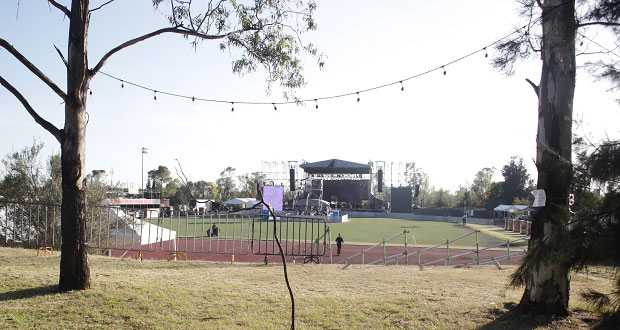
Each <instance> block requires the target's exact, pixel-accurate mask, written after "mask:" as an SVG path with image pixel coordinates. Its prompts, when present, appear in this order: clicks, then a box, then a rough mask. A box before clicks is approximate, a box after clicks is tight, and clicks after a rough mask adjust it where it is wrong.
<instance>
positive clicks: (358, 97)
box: [357, 92, 360, 102]
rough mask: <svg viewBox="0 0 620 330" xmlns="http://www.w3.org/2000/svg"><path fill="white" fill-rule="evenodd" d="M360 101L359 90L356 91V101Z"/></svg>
mask: <svg viewBox="0 0 620 330" xmlns="http://www.w3.org/2000/svg"><path fill="white" fill-rule="evenodd" d="M359 101H360V92H357V102H359Z"/></svg>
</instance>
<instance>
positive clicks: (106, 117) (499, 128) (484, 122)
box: [0, 0, 620, 191]
mask: <svg viewBox="0 0 620 330" xmlns="http://www.w3.org/2000/svg"><path fill="white" fill-rule="evenodd" d="M59 2H61V3H68V1H59ZM103 2H104V1H98V0H92V1H91V8H94V7H96V6H98V5H100V4H102V3H103ZM315 19H316V22H317V24H318V28H317V30H316V31H312V32H310V33H306V34H304V35H303V36H302V38H303V41H304V42H311V43H313V44H314V45H316V46H317V47H318V48H319V51H320V52H321V53H323V54H325V56H326V62H325V66H324V67H323V68H319V67H318V66H317V65H316V59H314V58H312V57H309V56H305V57H303V59H304V67H305V70H304V75H305V79H306V81H307V85H306V86H304V87H302V88H300V89H298V90H297V91H296V95H297V96H298V97H299V98H301V99H315V98H321V97H327V96H332V95H340V94H345V93H351V92H356V91H359V90H365V89H367V88H371V87H374V86H379V85H383V84H386V83H391V82H397V81H399V80H402V79H404V78H407V77H411V76H414V75H416V74H419V73H422V72H425V71H427V70H430V69H434V68H437V67H440V66H442V65H444V64H446V63H449V62H451V61H453V60H455V59H457V58H460V57H462V56H463V55H466V54H469V53H471V52H473V51H476V50H479V49H481V48H482V47H484V46H486V45H489V44H491V43H492V42H493V41H495V40H497V39H499V38H502V37H504V36H505V35H507V34H509V33H511V32H512V31H514V29H515V27H517V26H520V25H522V23H521V22H520V20H519V18H518V15H517V3H516V1H514V0H477V1H459V0H438V1H408V0H395V1H390V2H389V5H386V3H385V2H382V1H373V0H355V1H353V0H348V1H345V0H339V1H334V0H331V1H328V0H317V10H316V13H315ZM166 24H167V21H166V18H165V16H164V13H163V12H162V11H158V10H154V9H153V7H152V6H151V1H129V0H117V1H115V2H113V3H111V4H109V5H107V6H105V7H104V8H103V9H101V10H98V11H96V12H94V13H93V14H92V18H91V24H90V32H89V43H88V46H89V54H88V55H89V61H90V63H91V65H94V64H93V63H96V62H98V60H99V59H100V58H101V56H103V55H104V54H105V53H106V52H107V51H108V50H110V49H112V48H114V47H115V46H117V45H118V44H120V43H122V42H124V41H126V40H128V39H131V38H134V37H137V36H140V35H143V34H145V33H148V32H151V31H153V30H156V29H158V28H161V27H164V26H166ZM67 31H68V20H67V19H66V18H63V16H62V14H61V13H60V12H59V11H58V10H56V9H55V8H53V7H51V8H50V6H48V5H47V2H46V1H44V0H36V1H35V0H30V1H23V0H22V1H17V0H4V1H2V2H1V3H0V37H1V38H3V39H5V40H7V41H8V42H9V43H11V44H12V45H13V46H14V47H15V48H16V49H18V50H19V51H20V52H21V53H22V54H24V55H25V56H26V58H28V59H29V60H30V61H31V62H33V63H34V64H36V65H37V66H38V67H39V68H40V69H41V70H42V71H43V72H44V73H45V74H47V75H48V76H49V77H50V78H51V79H52V80H54V81H55V82H56V83H57V84H58V85H59V86H66V77H65V74H66V73H65V70H64V64H63V63H62V62H61V60H60V58H59V56H58V54H57V53H56V50H55V49H54V45H56V46H57V47H58V48H59V49H61V50H62V51H63V52H65V53H66V47H67V46H66V45H67ZM586 33H587V35H588V36H589V37H591V38H596V40H597V41H599V42H600V43H602V44H604V45H607V46H608V47H609V48H613V42H611V43H610V41H613V40H605V38H604V37H605V35H604V33H603V32H602V31H599V30H597V29H590V30H589V31H587V32H586ZM606 42H607V43H606ZM580 47H581V48H580V49H579V50H578V51H596V50H598V49H596V46H595V45H593V44H591V43H589V42H586V43H585V45H583V46H580ZM237 54H238V52H235V51H232V52H229V51H224V52H222V51H220V50H219V49H218V43H217V42H202V43H200V44H199V45H198V47H197V48H196V49H194V48H192V47H191V45H190V44H189V41H188V40H185V39H183V38H182V37H180V36H178V35H164V36H161V37H158V38H153V39H150V40H147V41H144V42H142V43H139V44H137V45H134V46H132V47H130V48H127V49H125V50H122V51H121V52H119V53H117V54H115V55H114V56H113V57H111V58H110V60H109V61H108V62H107V63H106V65H105V66H104V67H103V68H102V71H103V72H106V73H108V74H111V75H113V76H116V77H119V78H121V79H124V80H125V81H130V82H134V83H137V84H140V85H143V86H148V87H150V88H153V89H156V90H160V91H168V92H172V93H177V94H183V95H191V96H196V97H200V98H207V99H222V100H231V101H240V100H244V101H259V102H281V101H283V98H282V93H281V90H280V89H279V88H278V87H277V86H273V89H272V91H271V93H267V85H266V82H265V78H266V74H265V72H264V71H263V70H257V72H255V73H252V74H248V75H244V76H239V75H235V74H233V73H232V70H231V62H232V61H233V60H234V58H235V56H236V55H237ZM492 56H493V51H492V50H491V49H489V57H488V58H485V56H484V52H481V53H477V54H475V55H474V56H471V57H469V58H467V59H465V60H463V61H459V62H457V63H455V64H451V65H448V66H446V67H445V69H446V74H445V75H444V74H443V71H442V70H437V71H434V72H432V73H430V74H427V75H423V76H421V77H419V78H416V79H412V80H408V81H405V82H404V83H403V87H404V91H401V86H400V85H394V86H390V87H387V88H382V89H379V90H375V91H372V92H367V93H361V94H360V101H359V102H357V96H356V95H355V96H349V97H343V98H337V99H332V100H325V101H320V102H319V103H318V105H319V108H318V109H315V104H314V103H313V102H312V103H308V104H306V105H305V106H296V105H280V106H278V110H277V111H274V109H273V106H271V105H263V106H249V105H240V104H237V105H235V111H234V112H231V105H230V104H217V103H205V102H193V103H192V102H191V100H187V99H179V98H174V97H168V96H165V95H161V94H159V95H157V100H154V98H153V93H152V92H148V91H144V90H141V89H138V88H135V87H132V86H130V85H129V84H124V85H125V87H124V88H121V84H120V83H119V82H118V81H116V80H113V79H110V78H108V77H106V76H104V75H101V74H99V75H97V76H96V77H95V79H94V80H93V81H92V83H91V91H92V95H90V96H89V98H88V107H87V111H88V114H89V122H88V126H87V133H86V138H87V145H86V169H87V171H88V172H90V171H92V170H95V169H103V170H106V172H107V173H108V175H109V176H110V179H111V180H113V181H114V182H117V181H118V182H124V183H129V184H130V186H134V187H137V185H139V184H140V181H141V173H142V169H143V168H144V173H146V172H147V171H148V170H150V169H154V168H157V166H158V165H164V166H167V167H168V168H169V169H171V172H172V173H173V174H174V173H175V171H174V168H175V167H176V166H177V163H176V161H175V159H178V160H179V161H180V163H181V164H182V166H183V170H184V172H185V174H186V175H187V178H188V179H189V180H190V181H198V180H206V181H215V180H216V179H217V178H218V177H219V173H220V172H221V171H222V170H223V169H224V168H226V167H228V166H231V167H234V168H235V169H236V170H237V174H244V173H251V172H256V171H260V170H261V161H290V160H296V161H302V160H305V161H308V162H315V161H321V160H326V159H332V158H337V159H342V160H347V161H353V162H359V163H367V162H368V161H369V160H373V161H388V162H399V161H402V162H415V163H416V166H417V167H418V168H420V169H421V170H422V171H424V172H425V173H427V174H428V176H429V180H430V183H431V185H433V186H435V187H436V188H444V189H449V190H451V191H455V190H456V189H458V188H459V186H461V185H466V184H470V183H471V182H472V181H473V177H474V175H475V173H476V172H477V171H478V170H480V169H482V168H485V167H495V168H496V169H497V171H496V174H495V177H494V179H495V180H501V179H502V177H501V173H500V169H501V167H502V166H504V165H505V164H507V163H508V162H509V161H510V158H511V156H519V157H522V158H523V159H524V163H525V164H526V166H527V168H528V170H529V173H530V175H532V177H534V178H535V177H536V173H535V166H534V157H535V148H536V127H537V98H536V96H535V94H534V92H533V90H532V88H531V87H530V85H529V84H528V83H526V82H525V79H526V78H529V79H531V80H533V81H534V82H538V81H539V80H540V67H541V64H540V61H539V60H537V59H530V60H526V61H522V62H520V63H519V64H518V65H517V68H516V71H515V73H514V74H513V75H512V76H506V75H504V74H502V73H500V72H498V71H497V70H495V69H494V68H493V67H492V66H491V65H490V59H491V57H492ZM585 60H587V59H585V58H583V57H578V63H583V61H585ZM0 75H1V76H3V77H4V78H5V79H6V80H8V81H9V82H11V83H12V84H13V85H14V86H15V87H16V88H17V89H18V90H20V92H21V93H22V94H23V95H24V96H26V98H27V99H28V100H29V101H30V103H31V104H32V106H33V107H34V108H35V109H36V110H37V111H38V112H39V114H40V115H41V116H43V117H44V118H46V119H47V120H48V121H50V122H52V123H54V124H55V125H56V126H57V127H62V126H63V117H64V116H63V112H64V107H63V105H62V104H61V100H60V99H59V98H58V96H57V95H55V94H54V93H53V92H52V91H51V90H50V89H49V88H48V87H47V86H46V85H44V84H43V83H42V82H40V81H39V80H38V78H36V77H35V76H34V75H33V74H32V73H30V72H29V71H28V70H27V69H25V68H24V67H23V66H22V65H21V64H20V63H19V62H18V61H16V60H15V59H14V58H13V57H12V56H11V55H10V54H8V53H7V52H6V51H4V50H3V49H1V50H0ZM608 88H609V86H608V85H607V84H605V83H604V82H595V81H594V79H593V78H592V77H591V76H589V75H588V73H587V72H585V71H583V70H579V71H578V73H577V84H576V91H575V101H574V117H575V118H577V119H580V120H581V121H582V122H583V125H580V126H574V132H575V133H576V134H587V135H588V136H590V137H591V138H592V139H593V140H595V141H596V140H599V139H601V138H604V137H611V138H614V137H616V138H618V137H619V135H620V134H619V129H618V123H619V122H620V111H619V110H620V107H619V106H618V104H617V103H616V102H615V99H617V98H620V97H619V96H618V93H611V92H608V91H607V89H608ZM0 114H1V115H2V118H3V119H2V120H0V156H4V155H6V154H8V153H10V152H12V151H17V150H21V149H22V148H24V147H26V146H30V145H32V143H33V139H34V140H37V141H41V142H43V143H44V144H45V148H44V155H49V154H51V153H57V152H59V150H60V146H59V145H58V143H57V142H56V140H55V139H54V138H53V137H52V136H51V135H50V134H49V133H47V131H45V130H44V129H42V128H41V127H39V126H38V125H37V124H36V123H35V122H34V120H33V119H32V118H31V117H30V116H29V115H28V113H27V112H26V111H25V110H24V108H23V106H22V105H21V103H19V102H18V101H17V100H16V99H15V97H14V96H13V95H12V94H11V93H9V92H8V91H6V90H4V89H0ZM142 147H146V148H148V150H149V152H148V154H145V155H143V154H142V153H141V149H142ZM142 156H144V167H142ZM144 180H146V179H144Z"/></svg>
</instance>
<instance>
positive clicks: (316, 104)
mask: <svg viewBox="0 0 620 330" xmlns="http://www.w3.org/2000/svg"><path fill="white" fill-rule="evenodd" d="M314 103H315V104H314V108H315V109H318V108H319V102H317V100H316V99H314Z"/></svg>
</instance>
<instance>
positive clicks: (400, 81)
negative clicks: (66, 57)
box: [99, 18, 541, 112]
mask: <svg viewBox="0 0 620 330" xmlns="http://www.w3.org/2000/svg"><path fill="white" fill-rule="evenodd" d="M540 20H541V18H538V19H536V20H533V21H531V22H529V23H528V24H527V25H524V26H522V27H520V28H518V29H516V30H514V31H513V32H511V33H509V34H507V35H505V36H504V37H502V38H499V39H497V40H495V41H493V42H491V43H490V44H488V45H486V46H484V47H481V48H479V49H477V50H474V51H472V52H470V53H468V54H465V55H463V56H460V57H458V58H456V59H454V60H451V61H449V62H447V63H444V64H442V65H439V66H437V67H434V68H431V69H428V70H425V71H423V72H421V73H417V74H414V75H412V76H408V77H405V78H402V79H398V80H395V81H393V82H389V83H385V84H381V85H376V86H373V87H369V88H365V89H361V90H356V91H352V92H346V93H341V94H335V95H328V96H321V97H314V98H306V99H298V100H293V101H288V100H287V101H279V102H273V101H271V102H269V101H246V100H222V99H212V98H203V97H196V96H190V95H184V94H179V93H174V92H169V91H164V90H158V89H155V88H152V87H148V86H144V85H141V84H138V83H135V82H131V81H128V80H126V79H123V78H119V77H116V76H114V75H112V74H109V73H106V72H104V71H99V73H101V74H103V75H105V76H107V77H109V78H111V79H114V80H117V81H118V82H120V83H121V88H125V84H127V85H131V86H134V87H137V88H140V89H143V90H147V91H149V92H152V93H153V99H154V100H155V101H156V100H157V95H158V94H161V95H166V96H171V97H177V98H183V99H187V100H191V101H192V102H196V101H199V102H210V103H228V104H230V105H231V106H232V108H231V111H233V112H234V111H235V104H243V105H271V106H273V109H274V110H278V107H277V106H278V105H286V104H299V103H310V102H314V104H315V108H316V109H318V108H319V101H323V100H330V99H337V98H344V97H351V96H355V97H357V102H360V100H361V97H360V94H362V93H368V92H371V91H375V90H378V89H383V88H387V87H391V86H395V85H397V86H400V90H401V91H404V90H405V86H404V84H403V83H404V82H407V81H409V80H412V79H416V78H420V77H422V76H425V75H428V74H431V73H433V72H435V71H439V70H442V71H443V75H447V71H446V67H448V66H449V65H453V64H455V63H458V62H461V61H463V60H465V59H467V58H470V57H472V56H474V55H476V54H478V53H482V52H484V57H485V58H487V57H488V56H489V54H488V51H487V48H491V47H493V46H495V45H496V44H498V43H500V42H502V41H504V40H506V39H508V38H510V37H511V36H513V35H514V34H518V33H521V31H523V30H527V29H529V28H531V27H532V26H533V25H535V24H537V23H538V22H539V21H540Z"/></svg>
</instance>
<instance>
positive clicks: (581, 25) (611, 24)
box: [577, 22, 620, 27]
mask: <svg viewBox="0 0 620 330" xmlns="http://www.w3.org/2000/svg"><path fill="white" fill-rule="evenodd" d="M588 25H603V26H620V23H614V22H588V23H580V24H577V27H584V26H588Z"/></svg>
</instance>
